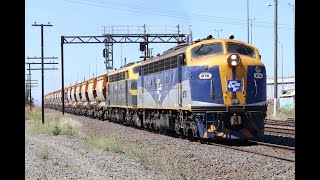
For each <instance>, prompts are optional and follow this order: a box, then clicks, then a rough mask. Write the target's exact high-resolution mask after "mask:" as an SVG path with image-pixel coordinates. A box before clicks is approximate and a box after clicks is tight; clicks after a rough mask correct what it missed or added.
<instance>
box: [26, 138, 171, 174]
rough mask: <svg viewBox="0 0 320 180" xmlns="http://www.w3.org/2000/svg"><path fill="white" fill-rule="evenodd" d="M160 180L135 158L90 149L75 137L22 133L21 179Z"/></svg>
mask: <svg viewBox="0 0 320 180" xmlns="http://www.w3.org/2000/svg"><path fill="white" fill-rule="evenodd" d="M141 178H143V179H164V178H165V176H164V175H163V174H158V173H154V172H152V171H150V170H146V169H145V167H144V166H143V165H142V164H141V163H140V162H138V161H134V160H131V159H128V158H126V157H124V156H122V155H118V154H114V153H110V152H106V151H101V150H95V149H90V148H88V147H86V146H85V145H84V144H83V143H81V142H80V140H79V138H76V137H70V136H48V135H32V134H29V133H28V132H26V133H25V179H30V180H31V179H97V180H98V179H101V180H102V179H141Z"/></svg>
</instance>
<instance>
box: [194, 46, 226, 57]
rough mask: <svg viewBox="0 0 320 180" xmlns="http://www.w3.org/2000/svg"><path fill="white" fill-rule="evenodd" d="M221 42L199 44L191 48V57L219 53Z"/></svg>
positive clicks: (220, 51)
mask: <svg viewBox="0 0 320 180" xmlns="http://www.w3.org/2000/svg"><path fill="white" fill-rule="evenodd" d="M222 52H223V50H222V44H221V43H214V44H201V45H200V46H197V47H195V48H193V49H192V57H193V58H198V57H201V56H206V55H211V54H221V53H222Z"/></svg>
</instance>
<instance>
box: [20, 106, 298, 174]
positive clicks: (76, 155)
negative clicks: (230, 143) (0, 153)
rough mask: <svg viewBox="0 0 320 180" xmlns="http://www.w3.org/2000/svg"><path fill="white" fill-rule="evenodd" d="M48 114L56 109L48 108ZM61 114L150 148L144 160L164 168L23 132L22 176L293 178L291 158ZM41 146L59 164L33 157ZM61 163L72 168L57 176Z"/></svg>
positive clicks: (63, 138)
mask: <svg viewBox="0 0 320 180" xmlns="http://www.w3.org/2000/svg"><path fill="white" fill-rule="evenodd" d="M46 112H54V111H53V110H47V109H46ZM59 113H60V112H59ZM65 116H66V117H71V118H72V119H74V120H76V121H77V122H79V123H80V124H81V130H82V131H83V132H85V133H87V134H95V135H101V136H106V137H112V138H114V139H117V141H119V142H121V143H122V144H127V145H134V146H136V147H138V148H140V149H142V150H146V151H148V152H153V153H150V154H149V155H150V157H148V158H156V157H157V156H158V155H159V154H162V155H163V157H164V159H165V162H166V164H165V166H166V169H167V171H166V172H162V171H158V172H155V171H156V170H151V169H152V168H149V167H148V165H145V164H143V162H141V161H133V160H131V159H128V158H126V157H125V156H122V155H119V154H114V153H110V152H104V151H100V150H92V149H88V148H86V147H85V146H84V145H81V143H79V140H77V138H74V137H68V136H43V135H41V136H38V135H37V136H33V135H32V136H31V135H26V179H37V178H38V177H39V178H40V179H43V178H44V176H45V175H44V174H46V178H48V179H50V178H51V179H56V177H59V179H60V178H61V177H62V178H65V179H79V178H80V179H81V177H82V178H84V179H139V177H140V179H169V177H173V179H295V163H294V162H288V161H284V160H279V159H275V158H271V157H265V156H261V155H257V154H253V153H246V152H241V151H237V150H233V149H228V148H224V147H218V146H214V145H209V144H201V143H199V142H191V141H190V140H187V139H181V138H175V137H170V136H168V135H163V134H159V133H154V132H149V131H146V130H139V129H136V128H133V127H127V126H124V125H120V124H116V123H112V122H108V121H100V120H97V119H91V118H88V117H83V116H74V115H70V114H65ZM45 145H46V146H48V147H49V151H52V152H56V155H55V156H56V157H57V158H58V159H59V158H60V159H61V165H60V161H59V165H54V164H55V163H54V158H53V159H51V160H47V161H44V160H42V159H40V158H39V157H36V155H35V154H34V151H35V150H36V149H37V150H38V149H39V148H42V147H43V146H45ZM56 146H57V147H56ZM60 146H62V147H60ZM73 148H74V149H73ZM242 148H244V149H251V150H256V151H263V152H265V153H269V154H270V153H271V154H272V153H277V154H278V153H279V154H281V156H284V157H287V158H294V155H295V153H294V152H292V151H290V152H289V151H283V150H274V149H273V148H271V147H266V146H258V145H257V146H246V147H242ZM282 151H283V152H282ZM53 154H55V153H53ZM28 163H31V164H28ZM64 163H65V164H69V166H70V167H71V169H73V170H70V171H66V173H65V174H64V175H59V172H60V170H59V168H60V169H61V166H64ZM35 164H36V165H35ZM111 167H112V168H111ZM40 169H43V170H40ZM146 169H148V170H147V171H146ZM47 171H50V172H51V173H47ZM28 173H29V174H28ZM54 173H56V174H54ZM177 174H179V175H180V176H177ZM31 177H32V178H31ZM49 177H50V178H49ZM176 177H178V178H176Z"/></svg>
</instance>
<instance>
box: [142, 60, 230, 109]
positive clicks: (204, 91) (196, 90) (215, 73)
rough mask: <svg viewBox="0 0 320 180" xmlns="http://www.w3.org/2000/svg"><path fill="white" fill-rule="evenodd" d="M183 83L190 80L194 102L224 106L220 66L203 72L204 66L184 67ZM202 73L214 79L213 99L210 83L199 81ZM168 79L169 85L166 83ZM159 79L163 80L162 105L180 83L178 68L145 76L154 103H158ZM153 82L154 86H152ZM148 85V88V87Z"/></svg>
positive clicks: (208, 81)
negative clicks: (210, 75) (206, 73)
mask: <svg viewBox="0 0 320 180" xmlns="http://www.w3.org/2000/svg"><path fill="white" fill-rule="evenodd" d="M181 70H182V81H188V80H189V79H190V82H189V83H190V87H188V88H190V93H191V99H192V101H199V102H207V103H218V104H223V103H224V102H223V96H222V88H221V80H220V72H219V66H214V67H212V68H210V69H208V70H207V71H204V70H203V66H191V67H188V66H182V67H181ZM202 72H210V73H211V74H212V78H213V83H212V84H213V97H211V96H210V92H211V90H210V88H211V87H210V86H211V85H210V81H211V80H202V79H199V74H200V73H202ZM166 77H168V78H167V81H168V83H165V82H166V79H165V78H166ZM158 79H161V84H162V90H161V96H160V104H162V102H163V100H164V99H165V97H166V96H167V95H168V93H169V91H170V90H172V89H173V87H175V86H176V85H177V83H178V68H174V69H170V70H165V71H162V72H159V73H154V74H147V75H144V88H145V90H146V91H147V92H149V93H150V94H151V95H152V98H153V100H154V101H156V102H157V101H158V100H159V99H158V98H159V92H158ZM151 81H152V85H151ZM137 83H138V86H140V87H142V80H141V76H139V77H138V81H137ZM146 83H148V84H147V86H146ZM144 105H146V104H144Z"/></svg>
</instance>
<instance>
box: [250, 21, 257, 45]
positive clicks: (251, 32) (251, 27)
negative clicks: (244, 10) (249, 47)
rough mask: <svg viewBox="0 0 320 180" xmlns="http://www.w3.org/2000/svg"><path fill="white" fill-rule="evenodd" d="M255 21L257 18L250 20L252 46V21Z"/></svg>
mask: <svg viewBox="0 0 320 180" xmlns="http://www.w3.org/2000/svg"><path fill="white" fill-rule="evenodd" d="M255 19H256V18H253V19H249V20H251V23H250V26H251V42H250V44H252V21H253V20H255Z"/></svg>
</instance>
